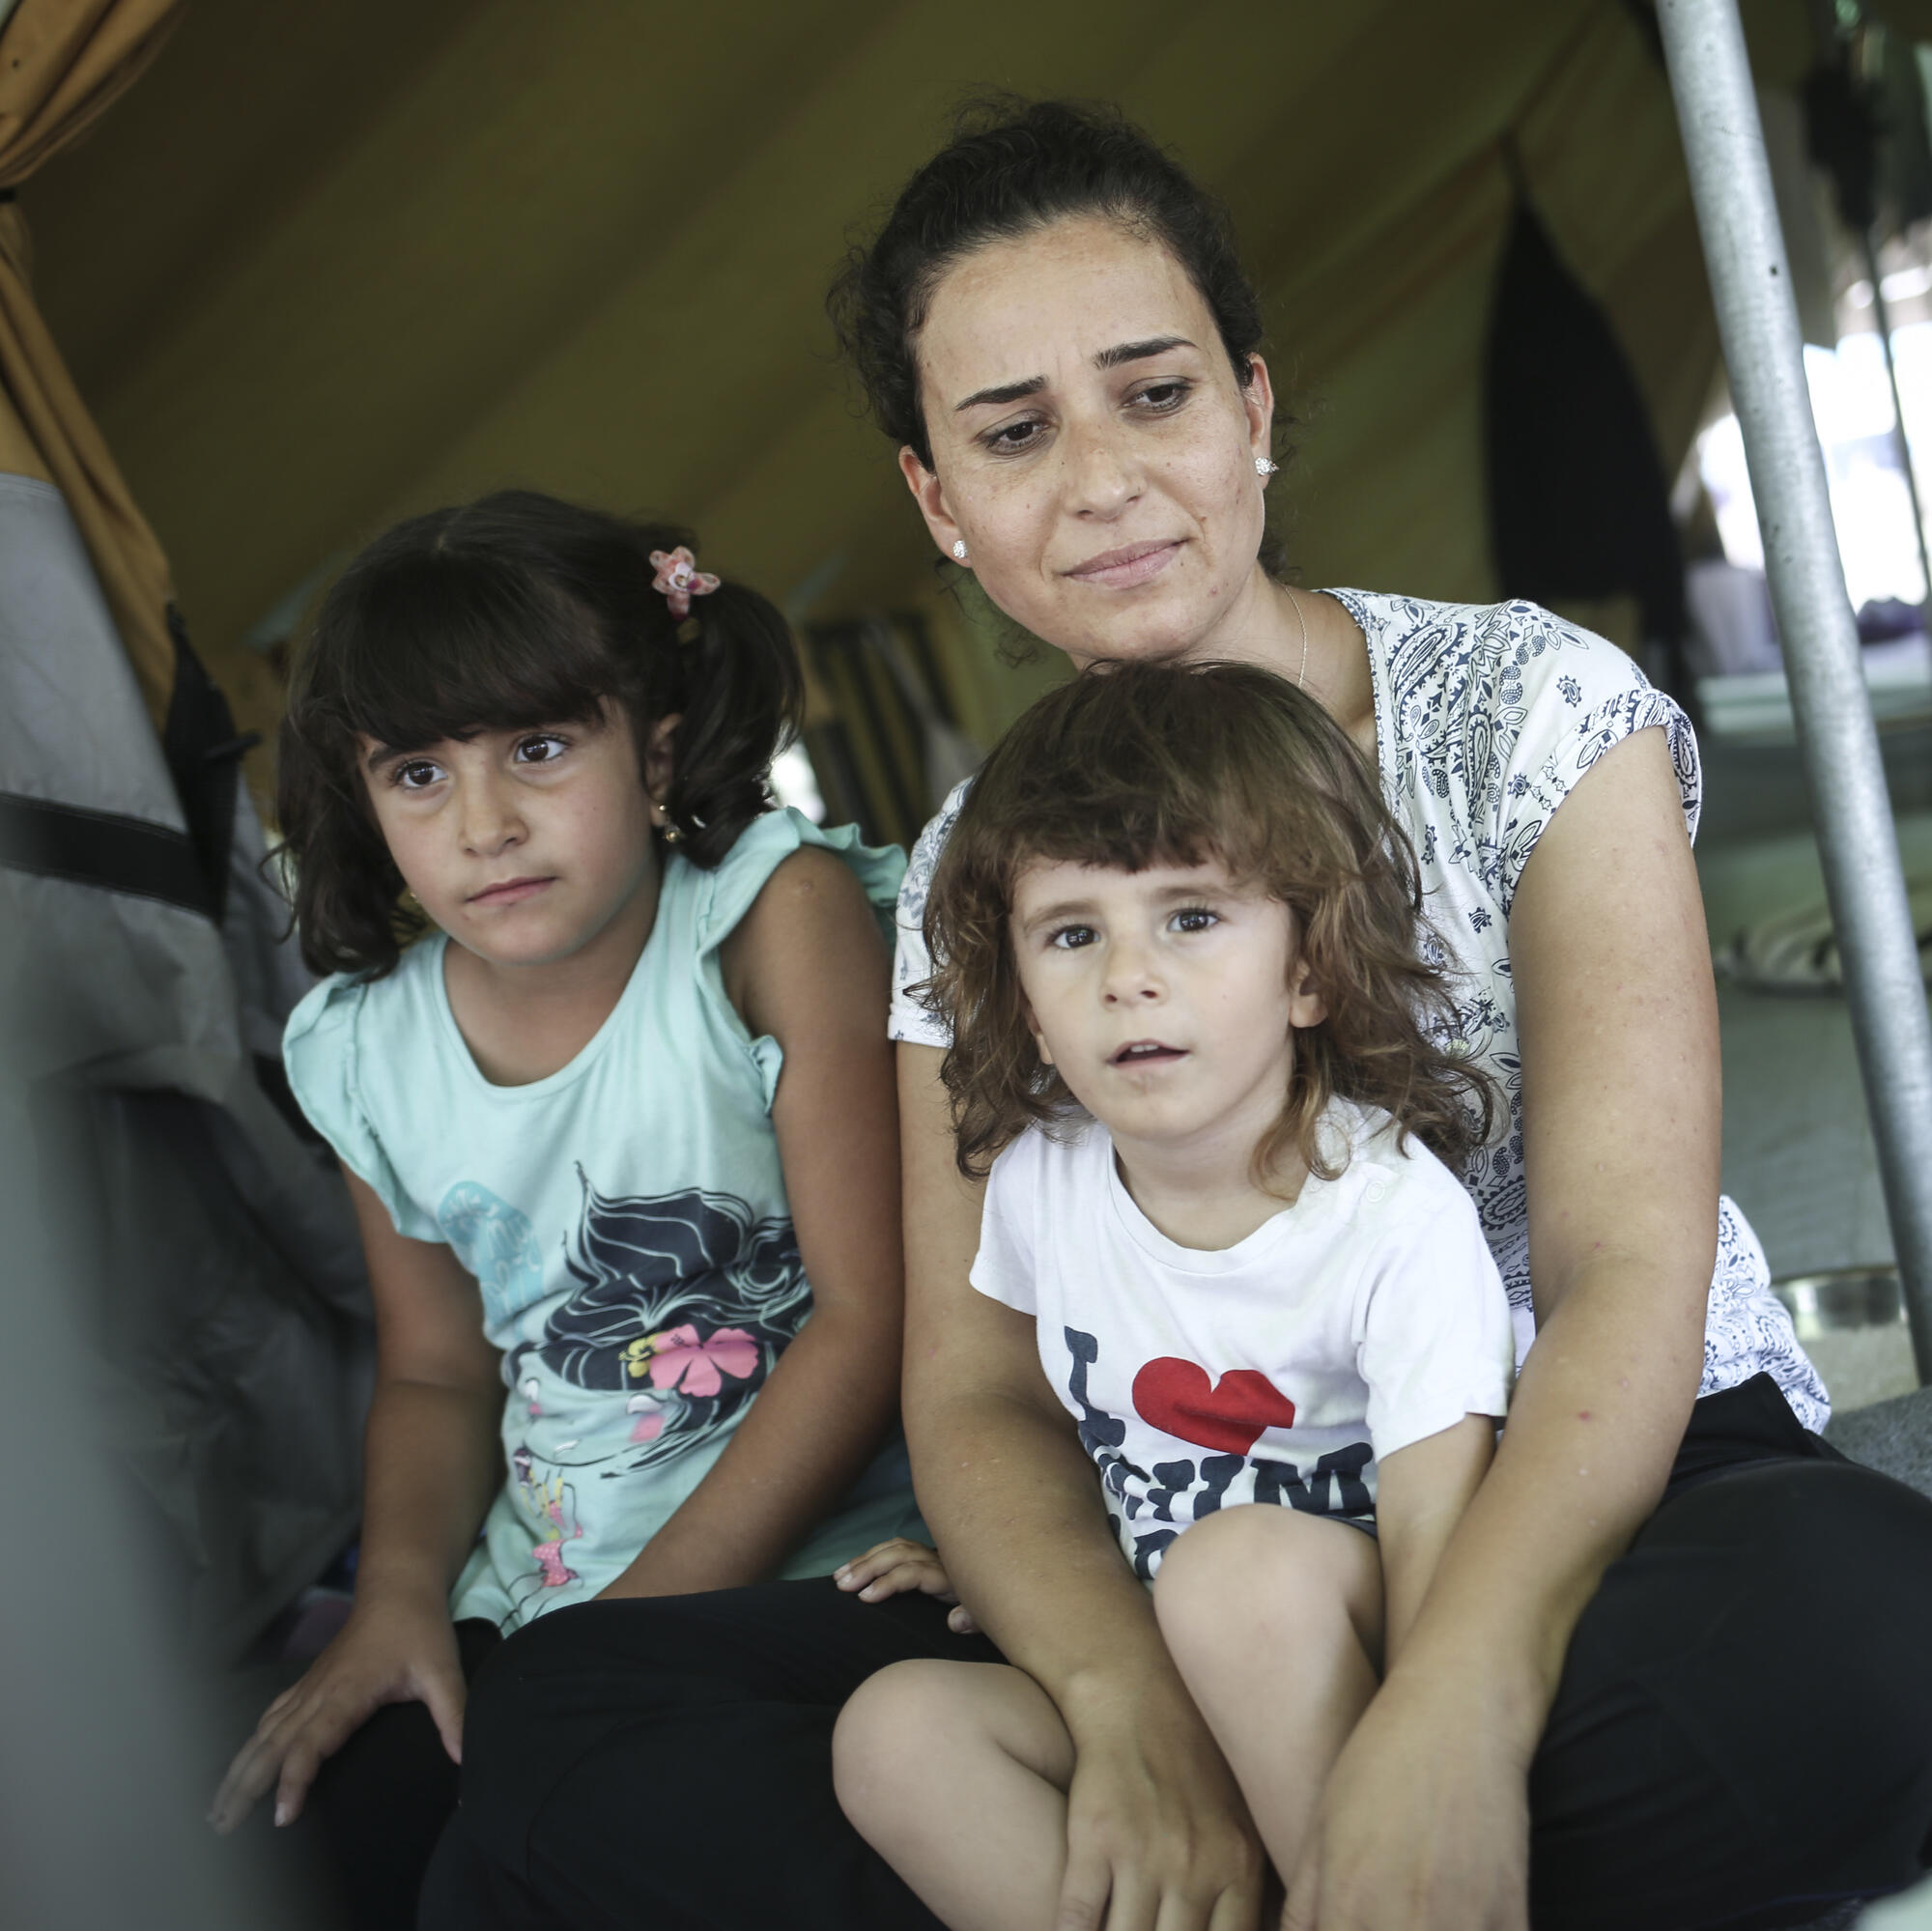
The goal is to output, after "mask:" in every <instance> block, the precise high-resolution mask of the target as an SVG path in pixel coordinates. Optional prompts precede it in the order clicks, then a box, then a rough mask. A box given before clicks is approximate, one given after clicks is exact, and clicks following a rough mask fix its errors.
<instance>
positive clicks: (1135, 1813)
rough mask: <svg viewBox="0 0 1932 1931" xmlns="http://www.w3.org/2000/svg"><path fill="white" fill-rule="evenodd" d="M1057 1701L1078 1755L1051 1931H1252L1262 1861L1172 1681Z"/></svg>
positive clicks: (1244, 1812) (1221, 1764)
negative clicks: (1062, 1871)
mask: <svg viewBox="0 0 1932 1931" xmlns="http://www.w3.org/2000/svg"><path fill="white" fill-rule="evenodd" d="M1067 1701H1068V1703H1069V1705H1070V1706H1071V1707H1070V1709H1064V1710H1063V1711H1062V1713H1061V1714H1062V1715H1063V1716H1064V1717H1065V1718H1066V1719H1067V1728H1068V1729H1069V1731H1071V1733H1072V1736H1073V1741H1074V1749H1075V1753H1076V1754H1075V1760H1074V1768H1073V1780H1072V1782H1071V1783H1070V1784H1069V1785H1068V1786H1067V1791H1066V1875H1065V1880H1064V1881H1063V1883H1062V1885H1061V1891H1060V1908H1059V1912H1058V1915H1057V1916H1056V1917H1055V1918H1054V1920H1053V1921H1054V1924H1055V1926H1056V1931H1100V1927H1101V1926H1103V1925H1104V1926H1105V1927H1106V1931H1155V1927H1156V1926H1158V1928H1159V1931H1255V1927H1256V1926H1257V1925H1258V1924H1259V1923H1260V1922H1261V1912H1262V1902H1263V1897H1264V1888H1265V1886H1266V1884H1267V1882H1268V1866H1267V1860H1266V1857H1265V1855H1264V1852H1263V1850H1262V1846H1261V1839H1260V1838H1259V1837H1258V1836H1257V1835H1256V1833H1255V1827H1254V1823H1253V1821H1252V1820H1251V1819H1250V1817H1249V1816H1248V1807H1247V1804H1246V1803H1244V1802H1243V1801H1242V1798H1241V1793H1240V1790H1239V1788H1238V1787H1237V1786H1236V1782H1235V1778H1234V1775H1233V1773H1232V1772H1231V1771H1230V1770H1229V1768H1228V1766H1227V1763H1226V1761H1225V1760H1224V1759H1223V1757H1222V1755H1221V1752H1220V1750H1219V1749H1218V1748H1216V1747H1215V1744H1214V1740H1213V1738H1212V1737H1211V1736H1210V1735H1209V1734H1208V1726H1207V1725H1206V1724H1205V1723H1204V1722H1203V1721H1202V1720H1201V1716H1200V1713H1199V1712H1198V1711H1197V1710H1196V1709H1195V1708H1194V1705H1193V1703H1192V1701H1191V1700H1190V1699H1189V1698H1188V1696H1187V1694H1186V1692H1185V1690H1181V1689H1180V1687H1179V1682H1178V1680H1177V1681H1176V1682H1175V1683H1174V1684H1173V1686H1172V1688H1169V1687H1168V1686H1167V1685H1164V1684H1160V1685H1157V1684H1153V1683H1148V1684H1144V1685H1138V1686H1129V1685H1126V1684H1123V1683H1120V1682H1114V1683H1112V1684H1110V1685H1109V1686H1108V1687H1107V1688H1106V1690H1102V1691H1098V1692H1093V1691H1088V1692H1083V1693H1080V1694H1077V1695H1069V1696H1068V1699H1067ZM1278 1894H1279V1893H1277V1895H1278Z"/></svg>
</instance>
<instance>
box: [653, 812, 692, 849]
mask: <svg viewBox="0 0 1932 1931" xmlns="http://www.w3.org/2000/svg"><path fill="white" fill-rule="evenodd" d="M651 818H652V822H653V823H654V824H655V825H656V826H657V828H658V836H659V837H660V838H663V839H664V841H665V843H666V844H668V845H674V844H677V843H678V842H680V840H682V838H683V837H684V834H683V833H682V832H681V831H679V830H678V828H677V826H676V824H675V822H674V821H673V820H672V818H671V815H670V808H669V807H668V805H665V804H663V803H658V804H655V805H653V806H652V807H651Z"/></svg>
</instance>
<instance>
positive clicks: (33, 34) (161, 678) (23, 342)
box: [0, 0, 182, 726]
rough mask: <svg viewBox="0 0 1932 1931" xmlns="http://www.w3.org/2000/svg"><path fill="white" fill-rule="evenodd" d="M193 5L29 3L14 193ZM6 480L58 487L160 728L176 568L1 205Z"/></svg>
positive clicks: (1, 449)
mask: <svg viewBox="0 0 1932 1931" xmlns="http://www.w3.org/2000/svg"><path fill="white" fill-rule="evenodd" d="M181 5H182V0H20V4H19V5H18V6H17V7H16V8H15V9H14V12H13V14H11V15H10V16H9V18H8V20H7V23H6V26H5V28H4V29H0V190H7V191H9V192H10V193H11V190H13V189H15V188H17V187H18V186H19V185H20V184H21V183H22V182H24V181H25V180H27V178H28V177H29V176H31V175H32V174H34V173H35V172H36V171H37V170H38V169H39V168H40V167H41V165H42V164H43V162H44V161H46V160H47V159H48V158H49V157H50V156H53V155H55V154H57V153H59V151H60V150H61V149H62V148H64V147H66V146H67V145H68V144H69V143H71V142H72V141H74V140H77V139H78V138H79V137H80V136H81V135H82V134H84V133H86V132H87V130H88V129H89V128H92V127H93V125H94V124H95V122H96V121H97V120H99V117H100V116H101V115H102V114H104V113H105V112H106V111H107V109H108V108H109V107H111V106H112V105H113V104H114V102H115V101H116V100H117V99H119V98H120V97H121V96H122V94H124V93H125V92H126V91H127V90H128V88H129V87H130V86H132V85H133V83H134V82H135V80H137V79H138V78H139V77H140V75H141V74H142V73H143V72H144V71H146V69H147V68H148V66H149V65H150V63H152V62H153V60H154V58H155V56H156V54H157V53H159V52H160V50H161V46H162V43H164V42H165V41H166V39H167V36H168V32H169V30H170V28H171V27H172V26H173V25H174V23H175V19H176V16H177V14H179V11H180V8H181ZM0 472H6V473H8V474H13V475H20V476H29V477H33V478H36V479H37V480H40V481H42V482H50V483H53V484H55V485H56V486H57V487H58V488H59V489H60V491H61V493H62V495H64V496H65V497H66V498H67V500H68V504H69V507H70V508H71V511H72V513H73V517H74V520H75V522H76V523H77V524H78V525H79V527H80V531H81V535H82V537H83V539H84V540H85V542H86V545H87V550H88V554H89V555H90V556H91V557H92V558H93V562H94V569H95V574H96V575H97V576H98V577H99V580H100V583H101V587H102V588H103V589H104V590H105V591H106V593H107V601H108V605H109V607H110V608H111V609H112V611H113V612H114V619H115V624H116V627H117V628H118V629H119V631H120V634H121V638H122V641H123V644H124V646H125V647H126V649H127V652H128V658H129V660H130V662H131V663H132V664H133V667H134V673H135V676H136V677H137V679H138V680H139V683H140V689H141V695H142V696H143V698H144V700H145V702H146V704H147V707H148V713H149V716H150V717H151V718H152V719H153V720H154V722H155V723H156V725H157V726H158V725H159V724H162V723H164V721H165V720H166V717H167V712H168V704H169V699H170V697H171V696H172V693H173V690H174V675H175V655H176V652H175V644H174V640H173V639H172V638H171V637H170V635H169V631H168V620H167V612H168V609H169V606H170V605H171V604H172V603H173V601H174V586H173V583H172V582H171V580H170V577H169V572H168V562H167V558H166V556H165V555H164V554H162V551H161V546H160V544H159V543H158V542H157V541H156V537H155V533H154V531H153V530H152V529H151V528H149V526H148V523H147V520H146V519H145V518H144V517H143V516H142V515H141V512H140V511H139V510H138V509H137V508H136V507H135V505H134V499H133V497H132V496H131V494H130V493H129V491H128V485H127V483H126V481H125V480H124V479H123V477H122V474H121V471H120V469H119V468H118V467H117V466H116V464H115V462H114V459H113V457H112V456H111V455H110V454H109V453H108V449H107V444H106V442H105V440H103V439H102V437H101V434H100V432H99V429H98V428H96V426H95V424H94V421H93V418H92V417H91V416H90V415H89V414H88V412H87V409H86V406H85V405H84V404H83V403H82V401H81V399H80V393H79V391H78V390H77V389H76V388H75V386H74V384H73V381H72V378H71V376H70V375H69V374H68V371H67V366H66V364H65V363H64V362H63V361H62V359H61V355H60V352H59V351H58V350H57V349H56V348H55V347H54V342H53V337H52V335H51V334H50V333H49V332H48V330H47V327H46V325H45V324H44V323H43V321H42V320H41V317H40V315H39V313H38V311H37V310H36V309H35V306H34V297H33V288H32V258H31V250H30V245H29V241H28V235H27V224H26V220H25V217H24V216H23V215H22V213H21V212H20V209H19V207H18V206H17V205H16V204H14V203H13V202H12V201H11V200H9V201H8V202H6V203H4V204H0Z"/></svg>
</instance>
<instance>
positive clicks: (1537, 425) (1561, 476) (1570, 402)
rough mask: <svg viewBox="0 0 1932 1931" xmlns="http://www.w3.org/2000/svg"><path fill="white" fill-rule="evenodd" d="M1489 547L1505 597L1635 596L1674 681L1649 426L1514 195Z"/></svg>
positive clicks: (1600, 322) (1675, 580) (1685, 682)
mask: <svg viewBox="0 0 1932 1931" xmlns="http://www.w3.org/2000/svg"><path fill="white" fill-rule="evenodd" d="M1483 378H1484V382H1483V387H1484V395H1483V453H1484V458H1485V461H1486V463H1487V466H1488V470H1489V500H1490V541H1491V545H1492V551H1493V554H1494V556H1495V564H1496V575H1497V578H1498V580H1499V582H1500V584H1501V588H1502V591H1503V594H1504V595H1505V596H1508V597H1527V598H1531V599H1533V600H1534V601H1536V602H1539V603H1550V602H1561V601H1564V600H1567V599H1572V598H1602V597H1614V596H1621V595H1631V596H1634V597H1635V598H1636V600H1637V603H1638V605H1639V607H1640V608H1641V610H1642V613H1643V631H1644V638H1645V640H1646V642H1647V643H1649V644H1651V645H1653V646H1661V647H1662V661H1661V665H1660V668H1661V669H1662V673H1663V681H1664V682H1665V683H1666V684H1668V685H1669V687H1670V688H1671V689H1672V690H1673V692H1674V693H1675V694H1676V695H1677V696H1680V697H1682V696H1687V695H1688V689H1689V679H1688V677H1687V676H1686V675H1685V673H1684V670H1683V649H1682V646H1683V638H1684V564H1683V558H1682V555H1681V554H1680V552H1679V549H1678V543H1677V530H1676V526H1675V525H1674V524H1673V523H1672V522H1671V518H1670V500H1669V493H1668V489H1667V487H1666V485H1665V482H1664V477H1663V466H1662V462H1661V461H1660V460H1659V457H1658V453H1657V444H1656V441H1655V440H1654V439H1653V437H1652V435H1651V427H1650V415H1649V412H1648V411H1647V410H1646V409H1645V408H1644V403H1643V398H1642V396H1640V395H1639V394H1638V393H1637V387H1636V383H1635V380H1634V377H1633V376H1632V374H1631V371H1630V365H1629V363H1628V362H1627V361H1626V360H1625V359H1624V353H1623V350H1622V348H1621V347H1620V346H1619V344H1618V342H1617V339H1616V337H1615V335H1614V334H1613V333H1612V332H1611V329H1610V326H1609V323H1608V321H1607V320H1606V319H1605V315H1604V312H1603V310H1602V309H1601V308H1599V307H1598V305H1597V303H1596V301H1595V300H1594V299H1593V298H1591V297H1590V295H1589V294H1588V293H1587V292H1586V291H1585V290H1584V289H1583V288H1582V287H1581V286H1580V285H1579V284H1578V283H1577V280H1576V278H1575V277H1574V276H1573V275H1572V274H1571V273H1570V271H1569V270H1568V269H1567V268H1565V267H1564V265H1563V262H1562V260H1561V258H1560V257H1559V256H1558V254H1557V252H1556V249H1555V247H1554V246H1553V244H1552V243H1551V241H1550V239H1549V236H1548V232H1547V231H1546V230H1545V228H1544V226H1543V223H1542V222H1541V221H1540V220H1539V219H1538V218H1537V215H1536V213H1535V211H1534V210H1533V209H1532V208H1531V207H1530V206H1529V204H1528V202H1527V201H1526V200H1524V199H1522V198H1521V197H1520V196H1519V198H1518V201H1517V206H1516V213H1515V216H1514V218H1513V220H1512V223H1511V226H1510V234H1509V240H1508V242H1507V243H1506V245H1505V246H1504V248H1503V254H1502V262H1501V266H1500V267H1499V269H1498V270H1497V272H1496V292H1495V305H1494V308H1493V310H1492V313H1491V317H1490V334H1489V342H1488V344H1487V347H1486V351H1485V356H1484V367H1483Z"/></svg>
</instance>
